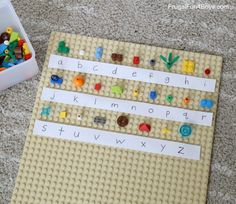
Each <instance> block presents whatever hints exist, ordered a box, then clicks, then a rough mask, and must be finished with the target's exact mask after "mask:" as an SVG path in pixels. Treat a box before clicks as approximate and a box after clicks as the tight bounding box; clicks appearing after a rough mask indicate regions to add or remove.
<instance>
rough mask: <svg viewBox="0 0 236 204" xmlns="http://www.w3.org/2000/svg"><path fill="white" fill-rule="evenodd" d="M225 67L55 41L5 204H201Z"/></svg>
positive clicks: (60, 37)
mask: <svg viewBox="0 0 236 204" xmlns="http://www.w3.org/2000/svg"><path fill="white" fill-rule="evenodd" d="M221 66H222V58H221V57H219V56H214V55H209V54H202V53H194V52H187V51H180V50H173V49H167V48H160V47H153V46H148V45H141V44H134V43H127V42H118V41H113V40H107V39H100V38H92V37H85V36H80V35H72V34H65V33H57V32H53V33H52V34H51V37H50V40H49V46H48V51H47V55H46V59H45V64H44V69H43V72H42V77H41V81H40V84H39V88H38V93H37V97H36V102H35V106H34V110H33V115H32V119H31V122H30V126H29V131H28V136H27V139H26V143H25V147H24V151H23V155H22V159H21V163H20V167H19V172H18V176H17V180H16V184H15V189H14V193H13V196H12V200H11V203H12V204H46V203H47V204H49V203H53V204H60V203H63V204H65V203H67V204H78V203H81V204H83V203H86V204H92V203H93V204H95V203H96V204H118V203H119V204H157V203H158V204H159V203H160V204H204V203H205V202H206V195H207V185H208V177H209V168H210V161H211V151H212V142H213V133H214V124H215V118H216V109H217V100H218V93H219V85H220V75H221Z"/></svg>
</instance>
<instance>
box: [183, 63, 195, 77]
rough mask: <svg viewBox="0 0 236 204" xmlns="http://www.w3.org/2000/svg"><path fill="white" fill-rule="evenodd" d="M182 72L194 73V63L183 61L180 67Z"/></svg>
mask: <svg viewBox="0 0 236 204" xmlns="http://www.w3.org/2000/svg"><path fill="white" fill-rule="evenodd" d="M182 71H183V72H186V73H189V74H192V73H194V71H195V62H194V61H193V60H188V59H187V60H186V59H185V60H184V61H183V67H182Z"/></svg>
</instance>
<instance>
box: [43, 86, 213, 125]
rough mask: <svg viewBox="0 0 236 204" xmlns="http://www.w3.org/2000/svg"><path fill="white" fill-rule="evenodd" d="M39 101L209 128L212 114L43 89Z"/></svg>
mask: <svg viewBox="0 0 236 204" xmlns="http://www.w3.org/2000/svg"><path fill="white" fill-rule="evenodd" d="M41 100H45V101H52V102H58V103H64V104H70V105H79V106H84V107H89V108H97V109H103V110H110V111H117V112H122V113H130V114H135V115H142V116H147V117H152V118H159V119H163V120H171V121H178V122H186V123H193V124H198V125H205V126H211V124H212V117H213V113H210V112H202V111H194V110H187V109H182V108H175V107H169V106H162V105H154V104H149V103H143V102H136V101H128V100H121V99H115V98H108V97H103V96H96V95H90V94H83V93H78V92H72V91H64V90H58V89H52V88H43V92H42V95H41Z"/></svg>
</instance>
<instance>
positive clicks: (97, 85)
mask: <svg viewBox="0 0 236 204" xmlns="http://www.w3.org/2000/svg"><path fill="white" fill-rule="evenodd" d="M101 88H102V84H101V83H96V84H95V85H94V90H95V91H100V89H101Z"/></svg>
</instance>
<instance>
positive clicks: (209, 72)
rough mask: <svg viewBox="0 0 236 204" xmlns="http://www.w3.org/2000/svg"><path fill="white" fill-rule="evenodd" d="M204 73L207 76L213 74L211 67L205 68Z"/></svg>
mask: <svg viewBox="0 0 236 204" xmlns="http://www.w3.org/2000/svg"><path fill="white" fill-rule="evenodd" d="M204 74H205V75H206V76H209V75H210V74H211V69H210V68H206V69H205V70H204Z"/></svg>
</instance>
